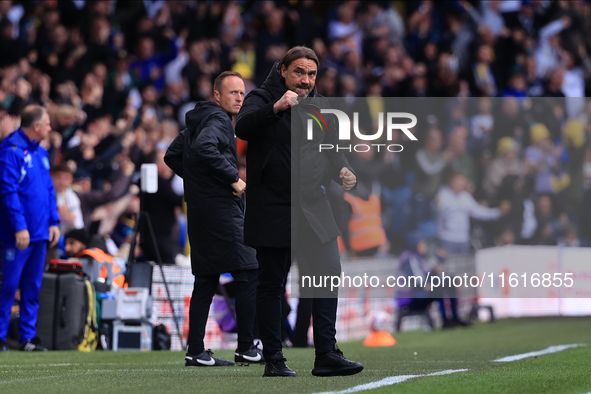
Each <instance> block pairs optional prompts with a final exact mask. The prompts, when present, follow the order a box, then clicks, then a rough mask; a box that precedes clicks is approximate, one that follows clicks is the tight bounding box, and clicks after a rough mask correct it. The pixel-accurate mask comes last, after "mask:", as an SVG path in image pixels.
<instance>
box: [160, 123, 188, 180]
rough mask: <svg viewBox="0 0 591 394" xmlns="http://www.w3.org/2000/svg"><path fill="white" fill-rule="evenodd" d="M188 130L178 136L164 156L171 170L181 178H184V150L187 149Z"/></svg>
mask: <svg viewBox="0 0 591 394" xmlns="http://www.w3.org/2000/svg"><path fill="white" fill-rule="evenodd" d="M186 135H187V129H184V130H183V131H181V132H180V133H179V135H177V136H176V138H175V139H174V141H172V143H171V144H170V146H169V147H168V149H167V150H166V154H165V155H164V162H165V163H166V165H167V166H168V167H170V169H171V170H173V171H174V172H175V174H177V175H178V176H180V177H181V178H182V177H183V149H184V147H185V136H186Z"/></svg>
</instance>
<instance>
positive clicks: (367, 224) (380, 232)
mask: <svg viewBox="0 0 591 394" xmlns="http://www.w3.org/2000/svg"><path fill="white" fill-rule="evenodd" d="M344 198H345V201H347V202H348V203H349V204H350V205H351V210H352V214H351V220H350V221H349V246H350V248H351V250H352V251H353V252H355V253H356V254H357V255H365V256H368V255H373V254H374V253H375V252H376V251H377V250H378V248H379V247H380V246H382V245H384V244H385V243H386V242H387V239H386V232H385V231H384V227H383V226H382V217H381V213H382V207H381V204H380V199H379V198H378V196H376V195H375V194H370V195H369V198H368V199H367V200H364V199H363V198H361V197H358V196H356V195H353V194H351V193H348V192H345V194H344Z"/></svg>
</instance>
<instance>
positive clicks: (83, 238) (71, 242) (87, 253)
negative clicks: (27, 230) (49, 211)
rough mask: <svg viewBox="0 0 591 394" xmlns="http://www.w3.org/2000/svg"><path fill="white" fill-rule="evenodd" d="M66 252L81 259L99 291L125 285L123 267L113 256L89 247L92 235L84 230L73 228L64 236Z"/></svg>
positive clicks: (85, 270)
mask: <svg viewBox="0 0 591 394" xmlns="http://www.w3.org/2000/svg"><path fill="white" fill-rule="evenodd" d="M64 238H65V243H66V253H67V254H68V256H69V257H76V258H78V259H80V261H81V262H82V265H83V266H84V272H85V273H86V274H87V275H88V276H89V277H90V281H91V282H93V283H94V285H95V288H96V289H97V291H101V292H106V291H111V290H114V289H113V287H124V283H125V276H124V275H123V274H122V273H121V268H119V266H118V265H117V264H115V260H114V259H113V256H111V255H110V254H108V253H105V252H104V251H102V250H101V249H99V248H88V244H89V243H90V237H89V236H88V234H87V233H86V231H84V230H71V231H69V232H68V233H66V235H65V236H64Z"/></svg>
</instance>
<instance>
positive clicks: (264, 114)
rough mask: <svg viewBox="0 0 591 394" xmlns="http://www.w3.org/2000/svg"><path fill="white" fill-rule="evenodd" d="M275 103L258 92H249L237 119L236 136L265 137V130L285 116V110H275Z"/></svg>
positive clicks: (245, 139)
mask: <svg viewBox="0 0 591 394" xmlns="http://www.w3.org/2000/svg"><path fill="white" fill-rule="evenodd" d="M274 104H275V102H266V101H265V99H264V98H263V97H261V96H260V95H258V94H252V93H251V94H249V95H248V97H246V99H245V100H244V105H243V106H242V108H241V109H240V113H239V114H238V118H237V119H236V136H237V137H238V138H240V139H243V140H244V141H254V140H257V139H261V138H264V136H265V134H264V131H265V130H266V129H267V128H268V127H270V126H272V125H274V124H275V123H277V121H279V120H281V118H282V117H283V112H279V113H277V114H276V113H275V112H274V111H273V105H274Z"/></svg>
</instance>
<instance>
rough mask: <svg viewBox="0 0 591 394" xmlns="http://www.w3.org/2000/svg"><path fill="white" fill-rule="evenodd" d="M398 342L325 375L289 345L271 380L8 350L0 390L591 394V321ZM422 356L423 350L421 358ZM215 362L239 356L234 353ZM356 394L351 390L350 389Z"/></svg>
mask: <svg viewBox="0 0 591 394" xmlns="http://www.w3.org/2000/svg"><path fill="white" fill-rule="evenodd" d="M395 338H396V340H397V341H398V343H397V344H396V345H395V346H392V347H387V348H366V347H363V346H362V345H361V343H360V342H349V343H341V344H340V345H341V349H342V350H343V351H344V353H345V355H346V356H347V357H349V358H351V359H354V360H357V361H360V362H362V363H363V364H364V365H365V370H364V371H363V372H361V373H360V374H358V375H354V376H348V377H333V378H317V377H314V376H312V375H311V373H310V371H311V369H312V366H313V361H314V350H313V349H285V352H284V353H285V355H286V357H287V359H288V365H289V366H290V367H291V368H292V369H294V370H296V371H297V372H298V377H297V378H262V377H261V375H262V373H263V368H264V367H263V366H260V365H251V366H249V367H225V368H187V367H185V366H184V360H183V356H184V354H183V353H181V352H150V353H138V352H117V353H114V352H100V351H97V352H94V353H80V352H48V353H43V354H26V353H22V352H16V351H10V352H7V353H0V393H2V394H8V393H43V394H49V393H85V394H91V393H100V394H105V393H121V394H134V393H241V394H245V393H284V394H291V393H302V394H304V393H319V392H339V391H342V390H347V389H350V388H352V387H355V386H359V385H364V384H369V383H372V382H377V381H380V380H383V379H385V378H388V377H396V376H403V375H413V376H416V375H427V374H432V373H435V372H438V371H443V370H459V369H467V370H468V371H466V372H459V373H454V374H449V375H440V376H416V377H414V378H410V379H408V380H406V381H404V382H401V383H396V384H393V385H388V386H383V387H379V388H377V389H371V390H368V391H360V392H363V393H577V394H586V393H589V392H591V317H561V318H556V317H553V318H522V319H505V320H500V321H497V322H496V323H494V324H488V323H478V324H476V325H475V326H473V327H470V328H466V329H460V328H458V329H453V330H449V331H441V330H437V331H434V332H430V333H425V332H422V331H421V332H406V333H397V334H395ZM575 343H578V344H587V345H588V346H582V347H577V348H572V349H567V350H565V351H562V352H559V353H554V354H548V355H542V356H538V357H532V358H527V359H524V360H520V361H514V362H508V363H498V362H492V361H491V360H494V359H497V358H500V357H505V356H511V355H516V354H521V353H527V352H532V351H539V350H543V349H545V348H547V347H549V346H554V345H564V344H575ZM415 353H416V354H415ZM215 354H216V356H220V357H223V358H230V359H233V352H232V351H227V350H226V351H216V352H215ZM350 392H351V391H350Z"/></svg>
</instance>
